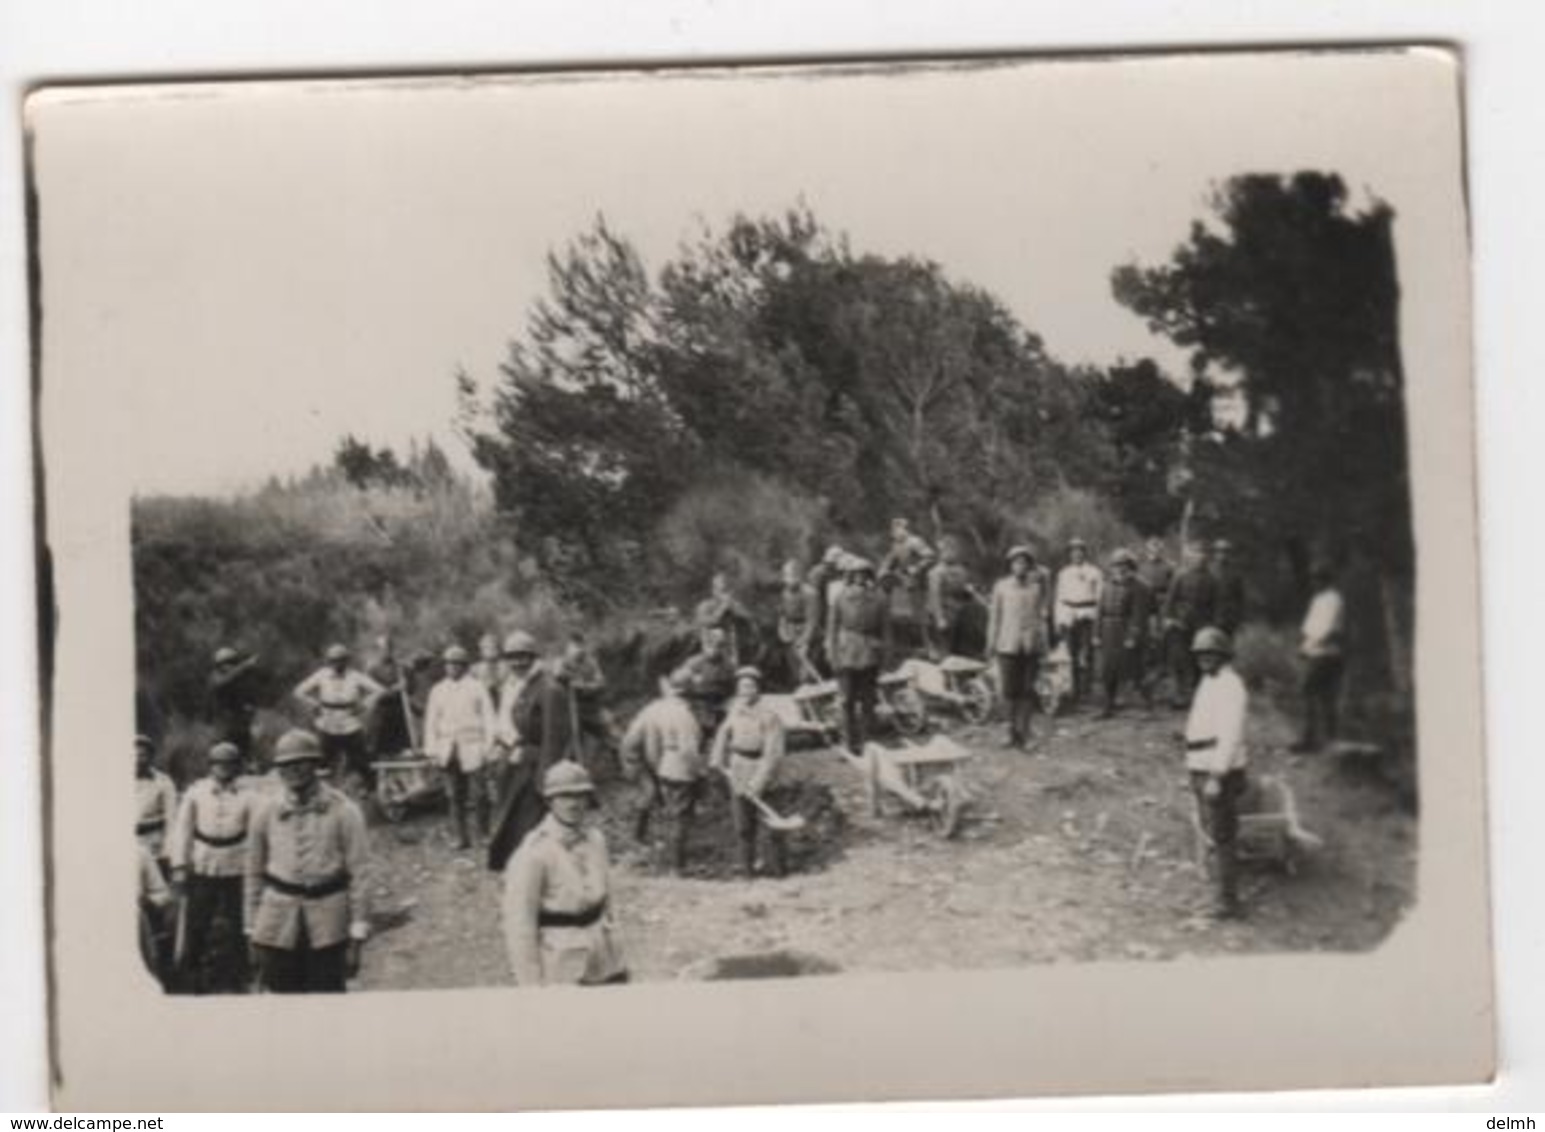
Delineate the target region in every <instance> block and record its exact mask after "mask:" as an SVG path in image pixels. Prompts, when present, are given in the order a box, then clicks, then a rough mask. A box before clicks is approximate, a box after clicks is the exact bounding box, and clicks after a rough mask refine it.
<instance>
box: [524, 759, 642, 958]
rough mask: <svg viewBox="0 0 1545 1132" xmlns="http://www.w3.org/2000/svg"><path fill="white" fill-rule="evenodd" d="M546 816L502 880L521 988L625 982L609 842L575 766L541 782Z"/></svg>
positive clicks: (591, 788) (564, 765)
mask: <svg viewBox="0 0 1545 1132" xmlns="http://www.w3.org/2000/svg"><path fill="white" fill-rule="evenodd" d="M542 794H543V796H544V797H545V798H546V800H547V807H548V813H547V816H546V817H545V818H543V819H542V821H541V823H540V824H539V825H538V826H537V827H536V828H535V829H533V830H532V831H531V832H530V834H529V835H527V837H526V838H525V840H523V841H522V842H521V843H520V848H519V849H517V850H516V851H515V855H514V857H513V858H512V859H511V860H510V863H509V867H508V868H507V869H506V870H505V874H504V902H503V903H504V909H503V910H504V917H503V919H504V938H505V945H506V947H507V949H508V951H509V957H510V967H511V969H512V970H513V972H514V975H515V981H516V983H518V984H520V985H521V986H543V985H551V984H570V985H574V984H578V985H580V986H599V985H604V984H607V983H625V982H627V981H628V970H627V965H626V963H625V962H624V960H623V956H622V951H621V948H620V947H619V946H618V942H617V938H616V935H615V932H614V929H613V926H612V917H611V909H610V907H609V898H610V895H611V891H610V889H611V885H610V878H609V873H610V864H609V861H608V857H607V851H606V838H605V837H604V836H603V835H602V833H601V831H600V830H599V829H597V828H596V827H595V825H594V823H593V821H592V820H591V819H590V817H589V814H590V812H591V811H592V810H593V809H594V807H595V785H594V783H592V782H591V779H590V775H589V773H588V772H587V771H586V770H585V768H584V767H582V766H580V765H579V764H578V763H575V762H568V761H563V762H558V763H555V764H554V765H553V766H552V767H551V768H550V769H549V770H548V771H547V773H546V775H544V776H543V779H542Z"/></svg>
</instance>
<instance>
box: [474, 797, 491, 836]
mask: <svg viewBox="0 0 1545 1132" xmlns="http://www.w3.org/2000/svg"><path fill="white" fill-rule="evenodd" d="M491 809H492V803H491V801H490V799H489V797H488V795H487V794H485V793H483V792H482V791H479V792H478V796H477V802H476V803H475V804H474V807H473V810H474V813H475V815H476V817H477V837H478V840H479V841H487V840H488V836H489V827H490V825H491V824H492V823H491V821H490V811H491Z"/></svg>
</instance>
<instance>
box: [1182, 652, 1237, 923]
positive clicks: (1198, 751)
mask: <svg viewBox="0 0 1545 1132" xmlns="http://www.w3.org/2000/svg"><path fill="white" fill-rule="evenodd" d="M1191 651H1192V652H1193V653H1194V654H1195V655H1196V662H1197V665H1198V666H1199V667H1200V669H1201V672H1202V676H1201V679H1200V680H1199V681H1198V682H1197V685H1196V698H1195V699H1194V700H1193V701H1192V703H1191V714H1190V716H1189V717H1188V718H1187V719H1186V731H1185V736H1186V770H1187V772H1188V773H1189V775H1190V777H1191V790H1192V792H1193V794H1194V795H1195V796H1196V805H1197V810H1198V812H1199V813H1200V814H1201V817H1202V828H1203V829H1204V830H1205V831H1206V833H1207V836H1208V838H1209V839H1210V840H1211V841H1212V846H1213V852H1214V855H1215V860H1216V863H1217V877H1218V900H1217V903H1216V904H1215V905H1214V907H1213V914H1214V916H1216V917H1218V918H1219V919H1232V918H1233V917H1236V916H1238V915H1239V880H1238V865H1237V862H1236V859H1235V841H1236V838H1237V837H1238V833H1239V797H1240V795H1241V794H1243V793H1244V789H1245V765H1246V762H1247V761H1248V760H1247V754H1246V750H1245V714H1246V711H1247V710H1248V708H1249V702H1250V697H1249V693H1248V692H1247V691H1246V690H1245V682H1244V681H1243V680H1242V679H1240V676H1239V673H1237V672H1235V671H1234V668H1233V666H1232V665H1231V664H1230V663H1229V658H1230V657H1231V656H1232V654H1233V646H1232V644H1231V642H1230V641H1229V638H1228V634H1227V633H1225V632H1223V630H1221V629H1215V628H1206V629H1202V630H1200V631H1199V632H1198V633H1197V634H1196V639H1195V640H1194V641H1193V643H1192V645H1191Z"/></svg>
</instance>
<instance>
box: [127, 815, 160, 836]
mask: <svg viewBox="0 0 1545 1132" xmlns="http://www.w3.org/2000/svg"><path fill="white" fill-rule="evenodd" d="M165 828H166V819H165V818H151V819H150V820H149V821H142V822H135V823H134V832H135V833H136V834H145V833H159V832H160V831H161V830H163V829H165Z"/></svg>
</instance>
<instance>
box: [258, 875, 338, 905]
mask: <svg viewBox="0 0 1545 1132" xmlns="http://www.w3.org/2000/svg"><path fill="white" fill-rule="evenodd" d="M263 883H264V884H266V885H267V886H268V887H269V888H271V889H273V890H274V891H275V892H282V893H283V894H284V895H285V896H301V897H304V898H305V899H307V900H320V899H321V898H322V897H324V896H332V895H333V894H334V893H336V892H343V891H344V890H345V889H347V888H348V887H349V874H348V873H339V874H338V875H337V876H335V877H333V878H332V879H331V880H324V881H323V882H322V883H321V884H295V883H293V882H291V881H287V880H280V879H279V878H278V877H276V876H274V875H273V874H272V873H264V874H263Z"/></svg>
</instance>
